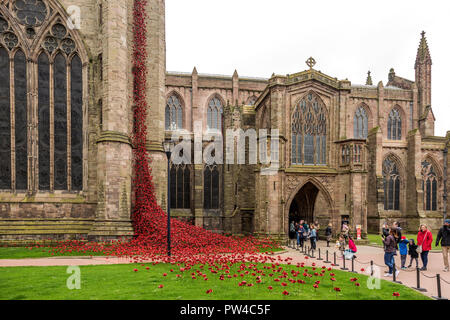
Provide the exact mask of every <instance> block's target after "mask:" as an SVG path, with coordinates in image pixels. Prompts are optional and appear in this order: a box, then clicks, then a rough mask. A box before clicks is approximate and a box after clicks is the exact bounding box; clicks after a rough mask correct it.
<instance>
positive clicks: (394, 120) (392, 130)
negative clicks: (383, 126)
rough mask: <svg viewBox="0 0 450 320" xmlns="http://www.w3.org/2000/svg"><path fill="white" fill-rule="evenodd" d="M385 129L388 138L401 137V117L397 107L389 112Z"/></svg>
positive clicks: (395, 138) (397, 138)
mask: <svg viewBox="0 0 450 320" xmlns="http://www.w3.org/2000/svg"><path fill="white" fill-rule="evenodd" d="M387 129H388V139H389V140H401V139H402V118H401V116H400V111H399V110H398V109H397V108H394V109H392V111H391V113H389V117H388V123H387Z"/></svg>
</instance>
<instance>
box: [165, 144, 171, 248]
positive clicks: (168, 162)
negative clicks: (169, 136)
mask: <svg viewBox="0 0 450 320" xmlns="http://www.w3.org/2000/svg"><path fill="white" fill-rule="evenodd" d="M166 154H167V255H168V256H169V257H170V256H171V252H170V155H171V152H167V153H166Z"/></svg>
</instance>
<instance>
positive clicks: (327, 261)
mask: <svg viewBox="0 0 450 320" xmlns="http://www.w3.org/2000/svg"><path fill="white" fill-rule="evenodd" d="M324 262H325V263H330V261H329V260H328V250H327V260H326V261H324Z"/></svg>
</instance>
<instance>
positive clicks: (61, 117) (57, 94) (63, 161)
mask: <svg viewBox="0 0 450 320" xmlns="http://www.w3.org/2000/svg"><path fill="white" fill-rule="evenodd" d="M66 73H67V70H66V59H65V58H64V56H63V55H62V54H58V55H57V56H56V58H55V63H54V73H53V76H54V84H55V91H54V101H55V108H54V119H55V129H54V132H55V150H54V152H55V190H66V189H67V86H66V84H67V78H66V76H67V74H66Z"/></svg>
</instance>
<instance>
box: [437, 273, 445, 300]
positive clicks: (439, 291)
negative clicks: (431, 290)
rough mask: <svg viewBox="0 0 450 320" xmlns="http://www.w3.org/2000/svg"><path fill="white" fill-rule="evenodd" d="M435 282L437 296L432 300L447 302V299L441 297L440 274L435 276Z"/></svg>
mask: <svg viewBox="0 0 450 320" xmlns="http://www.w3.org/2000/svg"><path fill="white" fill-rule="evenodd" d="M436 280H437V291H438V296H437V297H433V299H436V300H448V299H447V298H444V297H442V292H441V275H440V274H437V275H436Z"/></svg>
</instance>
